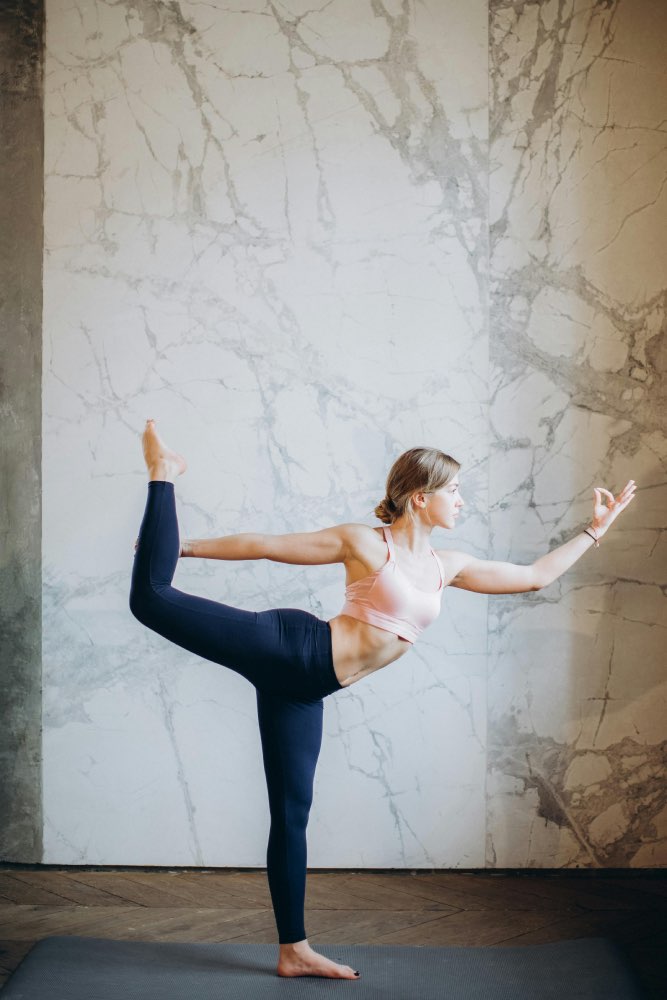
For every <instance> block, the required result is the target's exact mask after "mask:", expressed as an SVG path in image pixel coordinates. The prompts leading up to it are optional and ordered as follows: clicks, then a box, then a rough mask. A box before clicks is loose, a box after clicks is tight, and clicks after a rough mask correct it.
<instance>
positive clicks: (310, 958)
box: [278, 941, 359, 979]
mask: <svg viewBox="0 0 667 1000" xmlns="http://www.w3.org/2000/svg"><path fill="white" fill-rule="evenodd" d="M278 975H279V976H324V977H326V978H327V979H358V978H359V973H358V972H355V971H354V969H352V968H350V966H349V965H337V964H336V963H335V962H332V961H331V960H330V959H328V958H325V957H324V955H318V954H317V952H316V951H313V949H312V948H311V947H310V945H309V944H308V942H307V941H297V942H296V944H281V946H280V958H279V959H278Z"/></svg>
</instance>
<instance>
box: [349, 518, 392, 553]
mask: <svg viewBox="0 0 667 1000" xmlns="http://www.w3.org/2000/svg"><path fill="white" fill-rule="evenodd" d="M338 527H339V530H340V531H341V534H342V536H343V538H344V539H345V542H346V544H347V548H348V551H349V553H350V556H351V558H353V559H359V558H361V560H362V561H365V560H366V559H367V558H368V557H369V556H370V557H371V558H373V556H375V555H376V554H377V552H378V551H380V550H386V543H385V540H384V535H383V533H382V526H380V527H372V526H371V525H370V524H360V523H358V522H356V521H350V522H348V523H346V524H340V525H339V526H338Z"/></svg>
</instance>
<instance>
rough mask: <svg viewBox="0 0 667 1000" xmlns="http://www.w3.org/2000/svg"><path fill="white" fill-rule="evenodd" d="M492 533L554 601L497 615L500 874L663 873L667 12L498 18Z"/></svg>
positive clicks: (649, 6)
mask: <svg viewBox="0 0 667 1000" xmlns="http://www.w3.org/2000/svg"><path fill="white" fill-rule="evenodd" d="M490 13H491V18H490V82H491V86H490V122H491V131H490V218H489V225H490V234H491V244H490V248H491V258H490V268H491V282H492V284H491V297H490V310H491V313H490V328H491V330H492V336H491V340H490V353H491V359H492V378H491V408H490V432H491V438H490V446H491V452H490V495H491V497H492V506H491V509H490V526H491V536H492V541H493V551H494V552H495V554H496V555H497V556H498V557H499V558H510V559H513V560H515V561H520V562H521V561H525V562H528V561H531V560H532V559H533V558H535V556H537V555H539V554H540V553H541V552H542V551H544V547H545V544H546V543H548V544H549V546H552V545H554V544H557V543H559V542H561V541H564V540H566V539H567V538H568V537H570V536H571V535H572V534H574V533H575V532H576V531H577V530H578V529H579V527H580V526H581V525H582V524H584V523H585V521H586V519H587V518H588V517H589V516H590V511H591V501H592V496H593V494H592V489H593V487H594V486H599V485H605V486H607V487H608V488H611V489H613V490H614V491H616V492H617V491H618V490H620V488H621V487H622V486H623V485H624V484H625V482H626V481H627V480H628V479H629V478H634V479H635V480H636V481H637V483H638V485H639V492H638V497H637V499H636V500H635V501H634V503H633V506H632V508H631V509H630V510H628V511H627V512H626V513H625V514H624V515H623V517H622V520H620V521H619V522H617V524H616V525H615V526H614V527H613V528H612V530H611V531H610V532H609V534H608V535H607V536H606V537H605V538H604V540H603V542H602V544H601V546H600V548H599V550H595V549H592V550H591V551H590V552H588V553H587V554H586V555H585V556H584V557H583V558H582V560H581V561H580V562H579V563H578V564H577V565H576V566H575V567H574V568H573V569H571V570H570V571H569V572H568V573H567V574H566V575H565V576H564V577H562V578H561V579H560V580H559V581H557V582H556V583H554V584H552V585H551V586H550V587H548V588H546V589H544V590H542V591H539V592H538V593H533V594H530V595H525V596H524V597H521V598H519V597H500V598H493V599H492V600H491V601H490V618H489V636H490V649H489V683H488V707H489V722H488V725H489V749H488V753H489V758H488V789H487V793H488V817H487V821H488V829H487V857H486V863H487V865H491V866H496V865H497V866H500V867H524V866H526V867H561V866H612V867H622V866H643V865H649V866H650V865H659V864H665V862H666V861H667V854H666V852H665V835H666V833H667V828H666V825H665V823H666V820H665V817H666V809H665V805H666V804H665V789H664V780H663V779H664V769H663V768H664V763H663V760H664V746H665V743H664V740H665V726H664V719H665V681H664V670H663V664H664V635H665V626H666V625H667V615H666V612H665V594H664V581H665V577H666V574H665V570H666V561H667V559H666V557H667V552H666V549H665V536H664V531H663V530H662V528H663V526H664V510H665V500H666V497H667V493H666V487H665V479H666V477H665V459H666V458H667V442H666V440H665V435H664V404H665V398H664V385H665V381H664V372H665V335H664V331H665V286H666V279H667V270H666V268H665V260H664V254H662V253H660V252H659V247H660V245H661V243H662V241H663V234H664V231H665V223H666V222H667V198H666V186H665V170H666V169H667V143H666V142H665V127H664V123H665V120H667V90H665V86H664V51H665V43H666V42H667V12H666V11H665V8H664V6H663V5H662V4H660V3H655V2H651V0H641V2H639V3H631V2H628V0H620V2H616V3H601V4H587V3H582V2H579V0H569V2H565V3H562V2H555V0H551V2H547V3H542V2H540V3H537V2H532V3H531V2H528V3H524V4H520V5H518V4H514V3H509V2H501V0H493V2H492V3H491V5H490Z"/></svg>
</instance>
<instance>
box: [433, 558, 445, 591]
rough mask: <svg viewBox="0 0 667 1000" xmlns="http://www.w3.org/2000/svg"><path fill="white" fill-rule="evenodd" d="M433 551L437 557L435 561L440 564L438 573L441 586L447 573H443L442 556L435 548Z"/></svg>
mask: <svg viewBox="0 0 667 1000" xmlns="http://www.w3.org/2000/svg"><path fill="white" fill-rule="evenodd" d="M431 552H432V553H433V558H434V559H435V561H436V562H437V564H438V573H439V574H440V586H442V585H443V584H444V582H445V574H444V573H443V570H442V563H441V562H440V556H439V555H438V553H437V552H436V551H435V549H431Z"/></svg>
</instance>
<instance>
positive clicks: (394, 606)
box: [130, 420, 635, 979]
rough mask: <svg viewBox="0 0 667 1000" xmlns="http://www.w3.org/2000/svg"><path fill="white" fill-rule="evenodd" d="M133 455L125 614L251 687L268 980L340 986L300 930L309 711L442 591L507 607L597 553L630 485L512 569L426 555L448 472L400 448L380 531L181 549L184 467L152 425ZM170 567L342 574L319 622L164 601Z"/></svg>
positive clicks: (419, 621) (396, 646) (399, 645)
mask: <svg viewBox="0 0 667 1000" xmlns="http://www.w3.org/2000/svg"><path fill="white" fill-rule="evenodd" d="M143 449H144V458H145V460H146V466H147V468H148V480H149V482H148V499H147V501H146V510H145V513H144V518H143V521H142V524H141V530H140V533H139V539H138V541H137V548H136V553H135V558H134V569H133V573H132V589H131V594H130V608H131V610H132V613H133V614H134V615H135V617H136V618H138V619H139V621H140V622H142V623H143V624H144V625H146V626H148V628H150V629H153V630H154V631H155V632H158V633H159V634H160V635H161V636H164V638H165V639H169V640H170V641H171V642H174V643H176V644H177V645H179V646H182V647H184V648H185V649H187V650H189V651H190V652H192V653H195V654H197V655H198V656H201V657H204V658H205V659H207V660H212V661H213V662H214V663H220V664H222V665H224V666H226V667H230V668H231V669H232V670H235V671H236V672H237V673H239V674H242V676H243V677H245V678H247V680H249V681H250V683H251V684H253V685H254V686H255V688H256V691H257V709H258V717H259V728H260V733H261V740H262V753H263V758H264V770H265V773H266V781H267V785H268V791H269V807H270V812H271V831H270V834H269V845H268V851H267V871H268V879H269V887H270V890H271V899H272V901H273V909H274V912H275V916H276V923H277V927H278V936H279V941H280V955H279V959H278V974H279V975H281V976H327V977H331V978H339V979H354V978H356V977H357V976H358V975H359V973H358V972H355V971H354V970H353V969H351V968H350V967H349V966H345V965H337V964H336V963H335V962H332V961H330V960H329V959H327V958H324V957H323V956H322V955H318V954H317V953H316V952H314V951H313V950H312V948H311V947H310V945H309V944H308V941H307V939H306V931H305V927H304V898H305V888H306V826H307V823H308V814H309V811H310V805H311V801H312V794H313V778H314V775H315V765H316V764H317V758H318V754H319V751H320V743H321V740H322V710H323V705H322V699H323V698H324V697H325V696H326V695H329V694H332V693H333V692H334V691H339V690H341V689H342V688H345V687H348V686H349V685H350V684H356V682H357V681H359V680H361V678H362V677H365V676H367V675H368V674H370V673H373V671H375V670H379V669H380V668H381V667H386V666H387V664H389V663H391V662H392V661H394V660H397V659H398V658H399V657H400V656H403V654H404V653H406V652H407V651H408V649H409V648H410V646H411V644H412V643H414V642H415V641H416V639H417V638H418V637H419V634H420V633H421V631H422V630H423V629H424V628H425V627H426V626H427V625H429V624H431V622H433V621H434V620H435V618H436V617H437V615H438V613H439V611H440V600H441V597H442V592H443V590H444V588H445V587H447V586H453V587H461V588H463V589H464V590H473V591H476V592H477V593H482V594H516V593H522V592H524V591H530V590H539V589H540V588H541V587H546V586H547V585H548V584H549V583H552V582H553V581H554V580H556V579H557V578H558V577H559V576H561V574H563V573H564V572H565V571H566V570H567V569H568V568H569V567H570V566H572V564H573V563H574V562H576V560H577V559H579V558H580V556H582V555H583V554H584V552H586V550H587V549H589V548H590V547H591V546H592V545H597V544H598V539H599V538H600V537H601V536H602V535H604V533H605V532H606V531H607V529H608V528H609V526H610V525H611V523H612V521H614V519H615V518H616V517H617V516H618V515H619V514H620V512H621V511H622V510H623V509H624V508H625V507H627V506H628V504H629V503H630V501H631V500H632V498H633V496H634V492H635V483H634V481H633V480H630V481H629V482H628V484H627V485H626V486H625V487H624V488H623V491H622V492H621V493H620V494H619V496H618V497H617V498H614V496H613V495H612V494H611V493H610V492H609V490H606V489H602V488H599V489H595V490H594V494H595V501H594V506H593V517H592V521H591V523H590V524H589V525H587V526H586V527H585V528H584V529H583V530H582V531H581V532H580V533H579V534H578V535H576V536H575V537H574V538H572V539H571V540H570V541H569V542H566V543H565V544H564V545H560V546H559V547H558V548H556V549H553V551H551V552H548V553H547V554H546V555H544V556H541V558H539V559H537V560H536V562H534V563H533V564H532V565H530V566H519V565H515V564H514V563H505V562H492V561H489V560H485V559H476V558H475V557H474V556H470V555H468V554H467V553H465V552H454V551H449V550H445V549H443V550H440V551H438V552H434V550H433V549H432V548H431V547H430V545H429V535H430V533H431V530H432V529H433V528H446V529H450V528H453V527H454V525H455V524H456V518H457V517H458V515H459V513H460V511H461V508H462V507H463V499H462V497H461V492H460V489H459V480H458V472H459V469H460V466H459V463H458V462H456V461H455V460H454V459H453V458H450V456H449V455H445V454H444V453H443V452H441V451H438V450H437V449H435V448H412V449H410V451H407V452H405V453H404V454H403V455H401V456H400V457H399V458H398V459H397V460H396V461H395V462H394V464H393V466H392V468H391V470H390V472H389V476H388V479H387V493H386V496H385V498H384V500H382V502H381V503H380V504H379V505H378V506H377V507H376V508H375V513H376V515H377V517H378V518H379V520H381V521H383V522H384V523H385V525H386V527H383V528H371V527H369V526H368V525H365V524H340V525H337V526H335V527H331V528H324V529H323V530H322V531H312V532H306V533H303V534H289V535H264V534H241V535H229V536H227V537H223V538H214V539H209V540H206V541H183V542H181V541H180V539H179V533H178V523H177V520H176V505H175V499H174V481H175V479H176V477H177V476H179V475H180V474H181V473H182V472H184V471H185V460H184V459H183V458H182V457H181V456H180V455H178V454H177V453H176V452H174V451H171V450H170V449H169V448H167V447H166V446H165V445H164V444H163V442H162V441H161V440H160V438H159V437H158V434H157V431H156V428H155V422H154V421H153V420H148V421H147V423H146V428H145V430H144V434H143ZM603 494H604V496H605V497H606V498H607V501H608V503H607V504H605V503H604V502H603V498H602V495H603ZM389 525H391V528H390V527H389ZM180 556H194V557H199V558H202V559H272V560H274V561H276V562H284V563H296V564H298V565H302V566H305V565H316V564H317V565H323V564H326V563H343V565H344V566H345V572H346V580H347V588H346V591H345V597H346V602H345V605H344V607H343V609H342V611H341V613H340V614H339V615H337V616H336V617H335V618H332V620H331V621H329V622H326V621H321V620H320V619H319V618H316V617H315V616H314V615H311V614H309V613H308V612H306V611H298V610H295V609H293V608H279V609H277V610H272V611H259V612H256V611H242V610H240V609H238V608H233V607H230V606H228V605H226V604H218V603H217V602H215V601H211V600H206V599H205V598H201V597H193V596H191V595H190V594H184V593H183V592H182V591H179V590H175V589H174V588H173V587H172V585H171V581H172V578H173V575H174V570H175V568H176V564H177V562H178V559H179V557H180Z"/></svg>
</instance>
